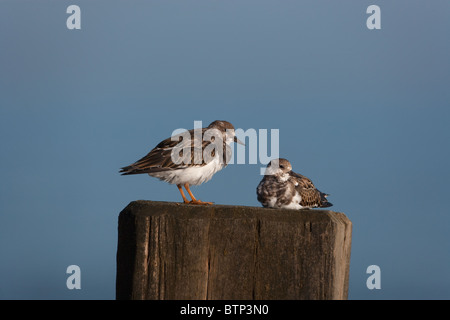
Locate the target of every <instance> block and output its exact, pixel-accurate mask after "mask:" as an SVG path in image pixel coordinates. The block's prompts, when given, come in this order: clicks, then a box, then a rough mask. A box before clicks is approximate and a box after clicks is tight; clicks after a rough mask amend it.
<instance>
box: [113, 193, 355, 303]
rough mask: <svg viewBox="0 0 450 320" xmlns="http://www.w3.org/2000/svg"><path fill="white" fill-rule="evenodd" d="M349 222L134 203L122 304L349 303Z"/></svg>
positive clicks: (122, 222)
mask: <svg viewBox="0 0 450 320" xmlns="http://www.w3.org/2000/svg"><path fill="white" fill-rule="evenodd" d="M351 229H352V224H351V222H350V220H349V219H348V218H347V217H346V216H345V215H344V214H343V213H339V212H333V211H327V210H301V211H295V210H282V209H280V210H277V209H265V208H257V207H244V206H224V205H212V206H195V205H185V204H178V203H169V202H153V201H134V202H131V203H130V204H129V205H128V206H127V207H126V208H125V209H124V210H123V211H122V212H121V213H120V215H119V228H118V231H119V234H118V250H117V279H116V298H117V299H157V300H160V299H161V300H178V299H195V300H202V299H208V300H209V299H211V300H212V299H216V300H219V299H230V300H241V299H246V300H248V299H258V300H264V299H346V298H347V295H348V279H349V267H350V249H351V231H352V230H351Z"/></svg>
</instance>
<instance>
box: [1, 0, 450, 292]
mask: <svg viewBox="0 0 450 320" xmlns="http://www.w3.org/2000/svg"><path fill="white" fill-rule="evenodd" d="M71 4H77V5H79V6H80V8H81V30H68V29H67V28H66V19H67V18H68V16H69V14H67V13H66V8H67V7H68V6H69V5H71ZM371 4H376V5H379V6H380V8H381V26H382V29H381V30H372V31H371V30H368V29H367V27H366V19H367V18H368V16H369V15H368V14H366V9H367V7H368V6H369V5H371ZM449 17H450V2H448V1H432V2H425V1H412V0H411V1H406V0H399V1H347V0H342V1H331V0H327V1H312V0H311V1H293V0H289V1H266V0H258V1H256V0H253V1H252V0H248V1H237V0H236V1H223V0H219V1H210V0H207V1H206V0H195V1H194V0H189V1H173V0H172V1H170V0H169V1H167V0H165V1H162V0H161V1H76V2H74V1H0V146H1V152H0V166H1V168H2V170H1V171H0V259H1V260H0V261H1V262H0V298H1V299H114V298H115V271H116V270H115V259H116V248H117V218H118V214H119V212H120V211H121V210H122V209H123V208H124V207H125V206H126V205H127V204H128V203H129V202H131V201H133V200H138V199H147V200H162V201H180V200H181V197H180V195H179V192H178V191H177V189H176V187H174V186H172V185H168V184H165V183H163V182H160V181H158V180H157V179H154V178H152V179H151V178H149V177H148V176H145V175H139V176H127V177H123V176H120V175H119V174H118V169H119V168H120V167H122V166H125V165H128V164H130V163H132V162H134V161H135V160H137V159H139V158H140V157H141V156H143V155H145V154H146V153H147V152H148V151H149V150H150V149H151V148H153V147H154V146H155V145H156V144H157V143H158V142H159V141H160V140H162V139H164V138H167V137H169V136H170V134H171V133H172V131H173V130H174V129H177V128H187V129H190V128H192V127H193V125H194V120H201V121H203V123H204V124H209V123H210V122H211V121H213V120H216V119H220V120H228V121H230V122H231V123H233V124H234V126H235V127H236V128H242V129H244V130H246V129H248V128H255V129H271V128H274V129H279V130H280V156H282V157H284V158H287V159H289V160H290V161H291V163H292V165H293V167H294V170H295V171H297V172H300V173H302V174H304V175H306V176H308V177H310V178H311V179H312V180H313V181H314V183H315V184H316V186H317V187H318V188H319V189H321V190H322V191H324V192H327V193H330V194H331V196H330V198H329V199H330V201H331V202H333V203H334V207H332V209H333V210H335V211H340V212H344V213H345V214H346V215H347V216H348V217H349V218H350V219H351V220H352V222H353V242H352V257H351V270H350V291H349V298H350V299H449V298H450V276H449V272H448V271H449V270H450V241H449V240H450V236H449V231H448V229H449V226H450V215H449V209H448V192H449V188H448V181H449V180H450V170H449V163H450V154H449V138H450V129H449V120H450V90H449V84H450V41H449V32H450V19H449ZM261 166H262V165H261V164H256V165H250V164H247V165H230V166H229V167H227V168H226V169H225V170H223V171H221V172H219V173H218V174H217V175H216V176H214V178H213V179H212V180H211V181H210V182H208V183H207V184H206V185H203V186H199V187H194V188H193V192H194V194H195V195H196V196H198V198H200V199H202V200H205V201H213V202H215V203H217V204H236V205H247V206H259V205H260V204H259V203H258V202H257V200H256V193H255V188H256V186H257V184H258V182H259V180H260V179H261V176H259V169H260V167H261ZM71 264H76V265H79V266H80V268H81V275H82V277H81V286H82V289H81V290H68V289H67V288H66V279H67V276H68V275H67V274H66V273H65V272H66V268H67V266H69V265H71ZM372 264H375V265H378V266H380V268H381V289H380V290H368V289H367V287H366V280H367V277H368V276H369V275H368V274H366V268H367V267H368V266H369V265H372Z"/></svg>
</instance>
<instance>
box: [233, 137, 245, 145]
mask: <svg viewBox="0 0 450 320" xmlns="http://www.w3.org/2000/svg"><path fill="white" fill-rule="evenodd" d="M234 142H236V143H239V144H242V145H243V146H245V143H243V142H242V141H241V140H239V139H238V138H237V137H236V136H234Z"/></svg>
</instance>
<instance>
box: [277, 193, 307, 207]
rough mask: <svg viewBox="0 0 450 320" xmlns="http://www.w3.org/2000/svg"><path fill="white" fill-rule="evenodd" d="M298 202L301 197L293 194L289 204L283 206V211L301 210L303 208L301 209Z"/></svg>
mask: <svg viewBox="0 0 450 320" xmlns="http://www.w3.org/2000/svg"><path fill="white" fill-rule="evenodd" d="M300 201H302V197H301V196H300V194H299V193H298V192H296V193H295V196H294V197H293V198H292V201H291V203H289V204H286V205H283V206H282V208H283V209H296V210H298V209H303V208H304V207H302V206H301V205H300Z"/></svg>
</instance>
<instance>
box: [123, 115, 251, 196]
mask: <svg viewBox="0 0 450 320" xmlns="http://www.w3.org/2000/svg"><path fill="white" fill-rule="evenodd" d="M233 141H234V142H237V143H240V144H244V143H243V142H241V141H240V140H239V139H238V138H237V137H236V136H235V132H234V127H233V125H232V124H231V123H229V122H227V121H220V120H216V121H214V122H212V123H211V124H210V125H209V126H208V127H206V128H199V129H192V130H189V131H185V132H182V133H180V134H177V135H173V136H172V137H170V138H167V139H165V140H163V141H161V142H160V143H159V144H158V145H157V146H156V147H155V148H154V149H153V150H151V151H150V152H149V153H148V154H147V155H146V156H145V157H143V158H141V159H140V160H138V161H136V162H135V163H133V164H131V165H129V166H126V167H123V168H121V170H120V173H122V175H129V174H140V173H147V174H148V175H150V176H152V177H156V178H159V179H160V180H162V181H166V182H168V183H171V184H175V185H176V186H177V187H178V190H179V191H180V193H181V196H182V197H183V201H184V203H191V204H212V202H204V201H201V200H198V199H196V198H195V197H194V195H193V194H192V192H191V190H190V189H189V186H190V185H200V184H202V183H204V182H207V181H209V180H210V179H211V178H212V176H213V175H214V174H215V173H216V172H218V171H219V170H222V169H223V168H224V167H226V166H227V164H228V162H229V160H230V158H231V148H230V146H229V144H231V143H232V142H233ZM182 186H184V188H185V189H186V191H187V192H188V193H189V195H190V197H191V199H192V200H191V201H188V199H187V198H186V196H185V195H184V192H183V189H182Z"/></svg>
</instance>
